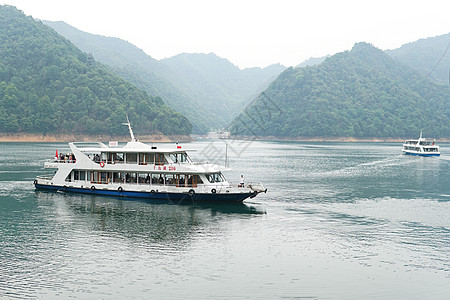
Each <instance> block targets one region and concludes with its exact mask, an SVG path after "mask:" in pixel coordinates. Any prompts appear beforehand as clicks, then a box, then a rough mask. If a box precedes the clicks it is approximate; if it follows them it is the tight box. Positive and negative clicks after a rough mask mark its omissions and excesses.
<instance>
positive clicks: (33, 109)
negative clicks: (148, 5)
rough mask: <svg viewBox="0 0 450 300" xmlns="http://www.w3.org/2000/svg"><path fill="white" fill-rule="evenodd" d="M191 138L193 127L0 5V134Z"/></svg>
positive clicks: (50, 33)
mask: <svg viewBox="0 0 450 300" xmlns="http://www.w3.org/2000/svg"><path fill="white" fill-rule="evenodd" d="M126 114H128V115H129V117H130V120H131V121H132V123H133V127H134V128H135V129H136V132H137V133H139V134H150V133H155V132H162V133H164V134H189V133H190V132H191V129H192V125H191V124H190V122H189V121H188V120H187V119H186V118H185V117H184V116H182V115H181V114H179V113H177V112H175V111H173V110H172V109H170V108H168V107H167V106H166V105H165V104H164V102H163V101H162V99H161V98H159V97H156V98H154V97H150V96H149V95H148V94H147V93H146V92H144V91H142V90H139V89H138V88H136V87H135V86H133V85H132V84H130V83H128V82H126V81H125V80H123V79H122V78H121V77H119V76H117V75H115V74H114V73H113V72H110V71H109V70H108V69H107V68H106V67H104V66H102V65H101V64H99V63H97V62H95V61H94V60H93V58H92V57H90V56H89V55H87V54H85V53H83V52H81V51H80V50H79V49H78V48H76V47H75V46H74V45H73V44H72V43H71V42H69V41H68V40H66V39H65V38H63V37H62V36H60V35H58V34H57V33H56V32H55V31H54V30H53V29H51V28H50V27H48V26H46V25H44V24H42V23H41V22H38V21H35V20H34V19H33V18H31V17H27V16H25V15H24V14H23V13H22V12H21V11H18V10H17V9H15V8H14V7H11V6H0V132H33V133H88V134H102V133H107V134H118V135H121V134H126V132H127V131H126V130H127V129H126V127H125V126H123V125H121V123H122V122H124V121H125V120H126V119H125V118H126Z"/></svg>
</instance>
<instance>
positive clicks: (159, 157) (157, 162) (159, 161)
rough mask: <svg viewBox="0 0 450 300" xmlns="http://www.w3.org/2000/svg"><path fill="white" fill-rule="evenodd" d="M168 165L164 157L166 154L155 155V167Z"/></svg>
mask: <svg viewBox="0 0 450 300" xmlns="http://www.w3.org/2000/svg"><path fill="white" fill-rule="evenodd" d="M164 164H167V160H166V158H165V157H164V153H156V154H155V165H164Z"/></svg>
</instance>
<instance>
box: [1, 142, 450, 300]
mask: <svg viewBox="0 0 450 300" xmlns="http://www.w3.org/2000/svg"><path fill="white" fill-rule="evenodd" d="M188 146H189V148H196V149H199V151H197V152H194V153H192V155H191V156H192V157H193V158H195V159H200V157H201V156H202V155H205V154H206V155H207V157H209V158H211V159H210V160H213V159H214V158H217V159H219V162H221V163H223V161H224V159H223V155H222V154H223V153H224V152H225V144H224V143H223V142H220V141H217V142H214V143H213V144H210V142H195V143H192V144H189V145H188ZM440 146H441V152H442V153H443V155H442V156H441V157H439V158H420V157H409V156H403V155H401V143H319V142H308V143H306V142H295V143H294V142H293V143H281V142H252V143H248V144H244V143H242V142H240V143H236V142H235V143H233V144H231V145H230V146H229V147H228V154H229V158H228V160H229V165H230V167H231V168H233V169H234V170H233V171H229V172H226V173H225V175H226V176H227V178H228V179H230V180H231V181H234V182H235V183H237V182H238V180H239V179H238V178H239V176H240V175H241V174H244V175H245V177H246V180H247V181H251V180H254V181H261V182H263V183H264V185H265V186H266V188H268V192H267V194H261V195H258V197H256V198H253V199H249V200H246V201H245V202H244V204H242V205H201V204H187V205H174V204H171V203H148V202H145V201H126V200H123V199H118V198H108V197H95V196H89V195H74V194H64V193H50V192H40V191H35V190H34V187H33V184H32V182H33V180H34V177H35V176H37V175H40V174H45V173H48V170H45V169H43V163H44V160H46V159H48V158H51V157H52V156H53V155H54V153H55V150H56V149H58V151H59V152H64V151H67V150H68V147H67V145H66V144H49V143H0V229H1V230H0V298H19V299H21V298H26V299H29V298H45V299H49V298H50V299H51V298H53V299H54V298H73V299H101V298H107V299H180V298H183V299H280V298H281V299H449V295H450V144H448V143H447V144H445V143H441V144H440Z"/></svg>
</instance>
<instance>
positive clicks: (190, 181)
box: [66, 170, 225, 186]
mask: <svg viewBox="0 0 450 300" xmlns="http://www.w3.org/2000/svg"><path fill="white" fill-rule="evenodd" d="M206 179H207V180H208V181H209V182H210V183H215V182H223V181H225V178H224V177H223V175H222V174H221V173H212V174H206ZM66 181H67V182H72V181H90V182H91V183H104V184H108V183H143V184H159V185H176V186H197V184H203V180H202V178H201V177H200V176H199V175H190V174H162V173H161V174H158V173H152V174H148V173H134V172H93V171H80V170H74V171H72V172H71V173H70V174H69V175H68V176H67V178H66Z"/></svg>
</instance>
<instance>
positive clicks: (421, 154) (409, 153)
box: [404, 152, 440, 156]
mask: <svg viewBox="0 0 450 300" xmlns="http://www.w3.org/2000/svg"><path fill="white" fill-rule="evenodd" d="M404 154H406V155H414V156H440V154H425V153H412V152H404Z"/></svg>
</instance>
